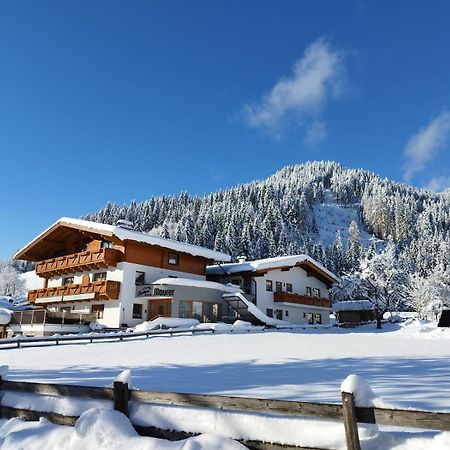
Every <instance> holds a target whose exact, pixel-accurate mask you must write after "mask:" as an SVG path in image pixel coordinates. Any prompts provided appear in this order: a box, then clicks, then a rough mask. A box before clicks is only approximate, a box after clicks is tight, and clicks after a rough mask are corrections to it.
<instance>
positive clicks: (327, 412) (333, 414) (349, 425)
mask: <svg viewBox="0 0 450 450" xmlns="http://www.w3.org/2000/svg"><path fill="white" fill-rule="evenodd" d="M8 391H13V392H22V393H32V394H39V395H47V396H61V397H75V398H89V399H99V400H110V401H112V403H113V406H114V409H115V410H117V411H120V412H122V413H123V414H125V415H127V416H129V403H130V402H144V403H149V404H158V405H173V406H194V407H201V408H212V409H215V410H217V409H219V410H227V411H239V412H241V413H243V412H246V411H254V412H259V413H271V414H272V413H276V414H280V415H281V417H282V416H283V415H288V416H303V417H307V418H314V417H315V418H321V419H332V420H338V421H343V422H344V427H345V434H346V441H347V449H348V450H358V449H360V442H359V436H358V426H357V423H366V424H377V425H388V426H399V427H408V428H420V429H430V430H441V431H450V413H435V412H425V411H414V410H401V409H385V408H367V407H358V406H355V402H354V397H353V394H351V393H347V392H343V393H342V404H335V403H311V402H296V401H287V400H266V399H259V398H244V397H225V396H218V395H204V394H187V393H172V392H156V391H141V390H133V389H129V388H128V384H127V383H123V382H120V381H115V382H114V384H113V387H112V388H109V387H93V386H75V385H67V384H47V383H32V382H23V381H10V380H2V379H1V378H0V418H12V417H23V418H25V419H26V420H38V419H39V417H45V418H47V419H48V420H50V421H51V422H53V423H56V424H61V425H70V426H73V425H74V424H75V422H76V420H77V419H78V417H74V416H65V415H62V414H58V413H55V412H47V411H35V410H28V409H18V408H14V407H10V406H5V405H2V404H1V393H2V392H8ZM186 414H190V412H189V411H187V412H186ZM133 426H134V428H135V429H136V431H137V432H138V433H139V434H140V435H141V436H151V437H157V438H163V439H169V440H179V439H185V438H187V437H189V436H193V435H195V434H196V433H192V432H190V431H189V430H162V429H159V428H156V427H154V426H141V425H136V424H133ZM324 426H326V425H324ZM283 440H285V439H283V436H280V441H283ZM240 442H242V443H243V444H244V445H245V446H246V447H247V448H249V449H255V450H256V449H258V450H275V449H298V448H305V447H296V446H286V445H282V444H281V443H268V442H262V441H242V440H241V441H240Z"/></svg>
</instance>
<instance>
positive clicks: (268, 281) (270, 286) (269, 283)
mask: <svg viewBox="0 0 450 450" xmlns="http://www.w3.org/2000/svg"><path fill="white" fill-rule="evenodd" d="M271 290H272V280H266V291H271Z"/></svg>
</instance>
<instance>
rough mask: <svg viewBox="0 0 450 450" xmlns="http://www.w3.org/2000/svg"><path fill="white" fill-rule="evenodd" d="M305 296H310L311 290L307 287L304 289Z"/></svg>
mask: <svg viewBox="0 0 450 450" xmlns="http://www.w3.org/2000/svg"><path fill="white" fill-rule="evenodd" d="M306 295H309V296H311V295H312V289H311V288H310V287H309V286H307V287H306Z"/></svg>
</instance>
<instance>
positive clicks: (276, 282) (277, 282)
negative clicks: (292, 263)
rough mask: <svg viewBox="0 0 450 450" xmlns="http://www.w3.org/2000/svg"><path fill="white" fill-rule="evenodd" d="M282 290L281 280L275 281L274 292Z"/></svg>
mask: <svg viewBox="0 0 450 450" xmlns="http://www.w3.org/2000/svg"><path fill="white" fill-rule="evenodd" d="M282 291H283V285H282V284H281V281H275V292H282Z"/></svg>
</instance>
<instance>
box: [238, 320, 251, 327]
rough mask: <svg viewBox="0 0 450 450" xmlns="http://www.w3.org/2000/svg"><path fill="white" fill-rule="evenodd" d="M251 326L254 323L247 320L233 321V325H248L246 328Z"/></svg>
mask: <svg viewBox="0 0 450 450" xmlns="http://www.w3.org/2000/svg"><path fill="white" fill-rule="evenodd" d="M251 326H252V324H251V323H250V322H246V321H245V320H236V321H235V322H234V323H233V327H246V328H249V327H251Z"/></svg>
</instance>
